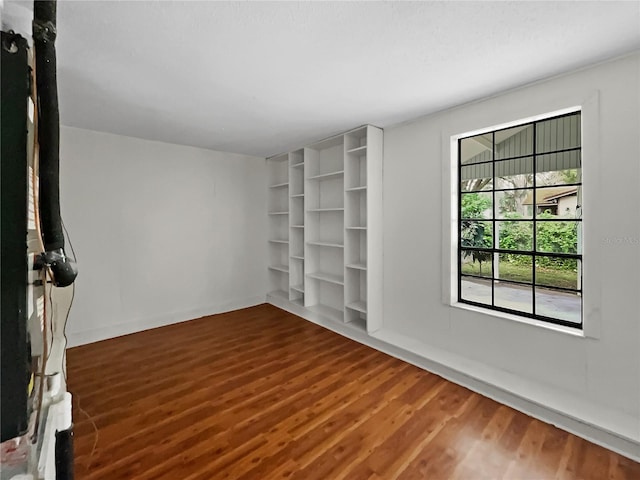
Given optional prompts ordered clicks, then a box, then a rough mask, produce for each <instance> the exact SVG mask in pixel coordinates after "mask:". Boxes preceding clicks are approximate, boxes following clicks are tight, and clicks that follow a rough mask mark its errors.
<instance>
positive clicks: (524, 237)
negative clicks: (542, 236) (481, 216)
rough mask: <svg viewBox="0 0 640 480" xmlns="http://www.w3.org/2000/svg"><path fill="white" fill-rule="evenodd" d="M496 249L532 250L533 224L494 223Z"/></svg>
mask: <svg viewBox="0 0 640 480" xmlns="http://www.w3.org/2000/svg"><path fill="white" fill-rule="evenodd" d="M496 234H497V235H496V236H497V237H498V248H503V249H505V250H527V251H528V250H531V249H532V248H533V222H526V221H524V222H496Z"/></svg>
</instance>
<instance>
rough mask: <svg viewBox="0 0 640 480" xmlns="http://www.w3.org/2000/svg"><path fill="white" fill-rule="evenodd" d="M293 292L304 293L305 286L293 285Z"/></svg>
mask: <svg viewBox="0 0 640 480" xmlns="http://www.w3.org/2000/svg"><path fill="white" fill-rule="evenodd" d="M291 290H295V291H296V292H300V293H304V285H292V286H291Z"/></svg>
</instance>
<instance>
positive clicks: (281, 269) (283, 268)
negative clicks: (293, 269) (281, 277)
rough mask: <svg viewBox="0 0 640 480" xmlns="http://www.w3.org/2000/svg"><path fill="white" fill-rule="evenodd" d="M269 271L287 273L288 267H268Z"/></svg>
mask: <svg viewBox="0 0 640 480" xmlns="http://www.w3.org/2000/svg"><path fill="white" fill-rule="evenodd" d="M268 268H269V270H275V271H276V272H284V273H289V266H288V265H269V267H268Z"/></svg>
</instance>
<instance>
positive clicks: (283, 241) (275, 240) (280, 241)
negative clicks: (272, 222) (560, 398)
mask: <svg viewBox="0 0 640 480" xmlns="http://www.w3.org/2000/svg"><path fill="white" fill-rule="evenodd" d="M269 242H270V243H285V244H288V243H289V240H277V239H271V240H269Z"/></svg>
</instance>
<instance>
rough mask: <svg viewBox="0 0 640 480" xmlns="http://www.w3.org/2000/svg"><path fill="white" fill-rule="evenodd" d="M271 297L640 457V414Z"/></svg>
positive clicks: (278, 303) (560, 425)
mask: <svg viewBox="0 0 640 480" xmlns="http://www.w3.org/2000/svg"><path fill="white" fill-rule="evenodd" d="M267 302H268V303H271V304H272V305H275V306H276V307H279V308H282V309H283V310H286V311H288V312H290V313H293V314H295V315H298V316H300V317H302V318H304V319H306V320H309V321H311V322H313V323H316V324H318V325H321V326H323V327H325V328H327V329H329V330H332V331H334V332H336V333H339V334H341V335H344V336H345V337H348V338H350V339H352V340H355V341H357V342H360V343H363V344H365V345H367V346H369V347H372V348H375V349H376V350H380V351H381V352H384V353H386V354H388V355H391V356H393V357H396V358H399V359H400V360H403V361H405V362H408V363H411V364H413V365H415V366H417V367H420V368H422V369H424V370H427V371H429V372H432V373H435V374H436V375H439V376H441V377H443V378H446V379H447V380H449V381H451V382H453V383H456V384H458V385H462V386H463V387H466V388H468V389H469V390H472V391H474V392H477V393H479V394H481V395H484V396H486V397H488V398H491V399H493V400H495V401H497V402H499V403H502V404H504V405H508V406H509V407H512V408H514V409H515V410H518V411H520V412H523V413H525V414H527V415H529V416H531V417H534V418H537V419H538V420H541V421H543V422H545V423H550V424H552V425H555V426H557V427H558V428H560V429H562V430H565V431H567V432H570V433H572V434H574V435H577V436H579V437H582V438H584V439H586V440H589V441H590V442H593V443H595V444H597V445H601V446H603V447H605V448H607V449H609V450H612V451H614V452H617V453H619V454H621V455H624V456H625V457H628V458H630V459H632V460H634V461H636V462H640V421H639V419H638V418H635V417H633V416H631V415H626V414H624V413H620V412H617V411H612V410H610V409H607V408H606V407H603V406H601V405H594V404H591V403H589V402H587V401H585V400H583V399H582V398H580V397H578V396H577V395H575V394H572V393H567V392H559V391H558V390H557V389H554V388H553V387H551V386H549V385H543V384H540V383H538V382H533V381H528V380H526V379H522V378H520V377H517V376H515V375H512V374H508V373H506V372H502V371H498V370H497V369H494V368H490V367H485V368H482V367H479V366H478V364H477V363H473V362H471V361H470V360H468V359H465V358H462V357H459V356H457V355H453V354H451V353H450V352H445V351H443V350H439V349H436V348H432V347H429V346H426V345H424V344H421V343H419V342H418V341H416V340H414V339H412V338H410V337H406V336H403V335H399V334H397V333H395V332H390V331H388V330H385V329H384V328H382V329H380V330H378V331H376V332H375V333H374V334H372V335H369V334H367V332H365V331H364V330H362V329H360V328H357V327H354V326H352V325H350V324H344V323H339V322H336V321H334V320H331V319H328V318H326V317H323V316H321V315H318V314H317V313H315V312H310V311H309V310H307V309H306V308H304V307H302V306H300V305H296V304H294V303H291V302H289V301H288V300H285V299H283V298H278V297H272V296H269V295H268V296H267ZM510 377H513V378H510Z"/></svg>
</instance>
